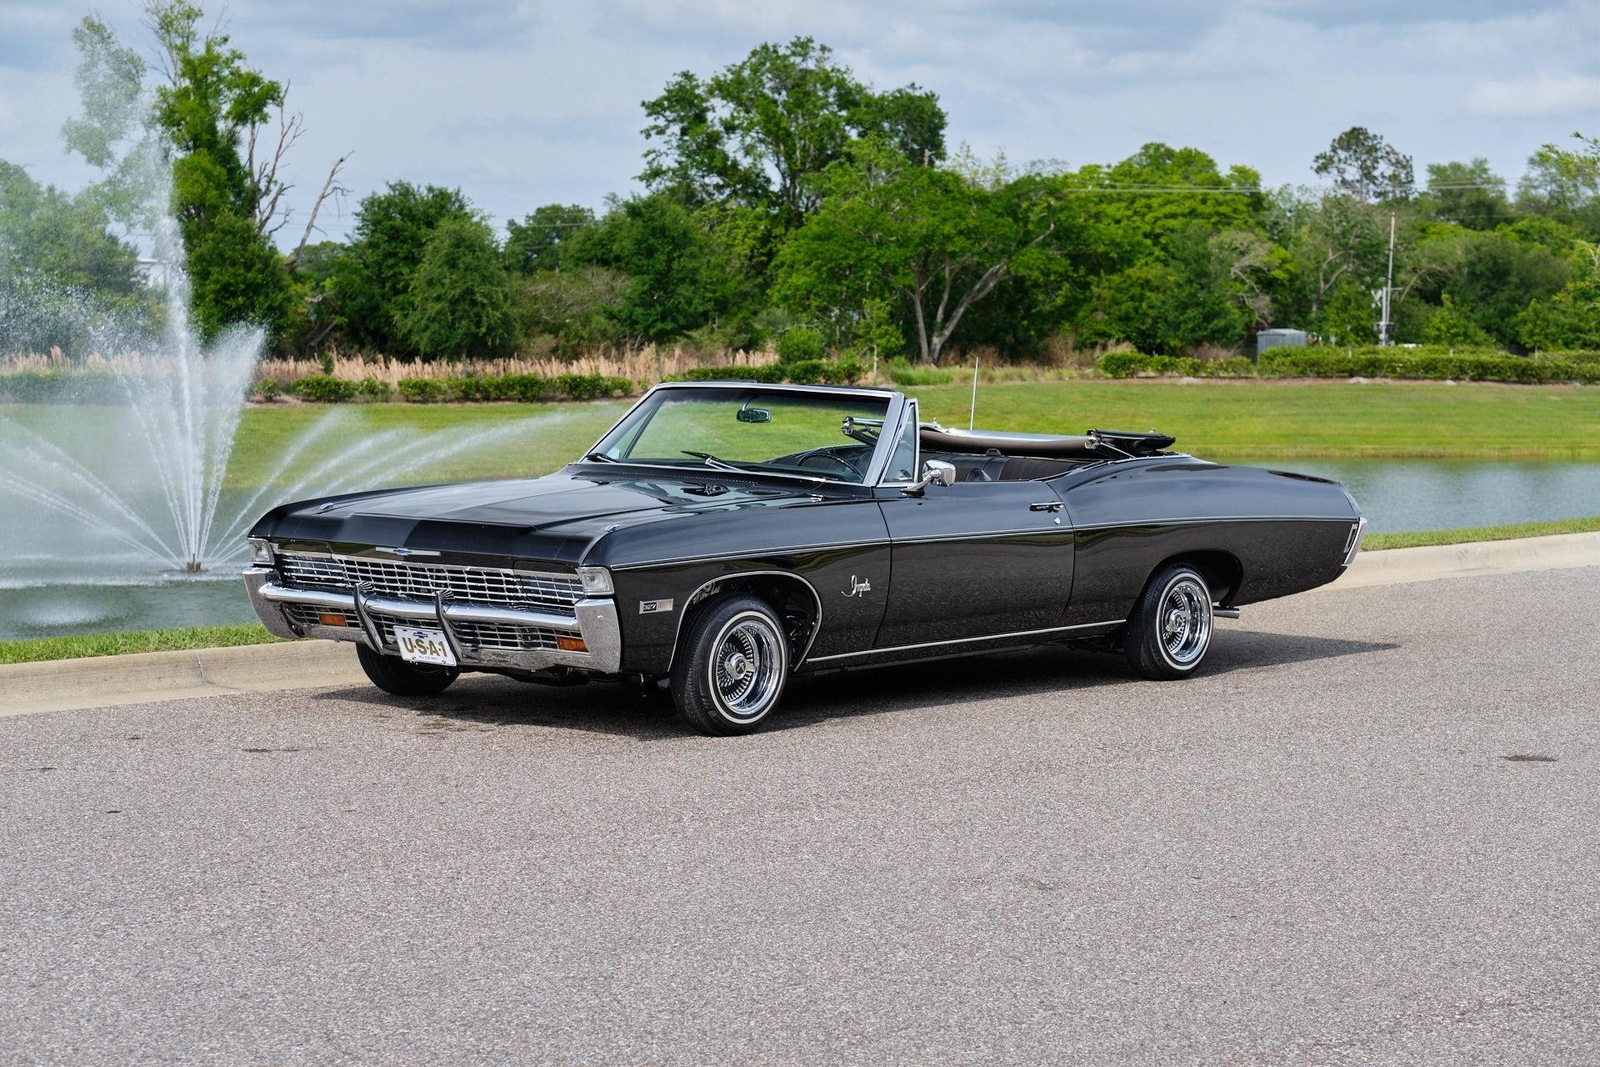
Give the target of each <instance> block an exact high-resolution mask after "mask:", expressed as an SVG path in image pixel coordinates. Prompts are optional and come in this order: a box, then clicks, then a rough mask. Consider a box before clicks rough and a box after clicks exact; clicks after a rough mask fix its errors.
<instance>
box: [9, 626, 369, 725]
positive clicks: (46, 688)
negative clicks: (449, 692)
mask: <svg viewBox="0 0 1600 1067" xmlns="http://www.w3.org/2000/svg"><path fill="white" fill-rule="evenodd" d="M366 680H367V679H366V675H364V674H362V673H361V668H360V667H359V666H358V665H357V664H356V654H355V648H354V646H352V645H348V644H345V643H343V642H338V643H335V642H332V641H298V642H292V643H290V642H286V643H283V644H275V645H242V646H239V647H237V648H203V649H196V650H193V651H187V652H139V653H135V654H133V655H128V656H95V657H91V658H88V659H62V660H49V661H46V662H43V663H12V664H7V665H5V666H0V718H5V717H6V716H9V715H31V714H34V713H35V712H41V711H71V710H75V709H78V708H98V707H106V706H108V705H113V704H145V703H149V702H151V701H155V700H182V699H184V698H185V697H200V696H216V695H217V694H218V693H246V692H260V691H263V690H279V689H305V688H310V687H313V686H329V685H349V684H351V683H362V684H365V683H366Z"/></svg>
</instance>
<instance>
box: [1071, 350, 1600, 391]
mask: <svg viewBox="0 0 1600 1067" xmlns="http://www.w3.org/2000/svg"><path fill="white" fill-rule="evenodd" d="M1596 357H1597V354H1596V353H1591V352H1570V353H1567V352H1562V353H1553V354H1551V355H1539V356H1513V355H1508V354H1506V353H1504V352H1500V351H1497V350H1492V349H1491V350H1479V351H1476V352H1462V353H1452V352H1450V351H1449V350H1447V349H1446V350H1440V349H1433V350H1429V349H1416V348H1358V349H1340V348H1320V347H1319V348H1269V349H1268V350H1267V351H1266V352H1264V353H1262V356H1261V361H1260V363H1259V364H1252V363H1251V362H1250V361H1249V360H1247V359H1245V358H1244V357H1243V356H1233V357H1231V358H1229V359H1224V360H1217V361H1212V362H1207V361H1204V360H1199V359H1195V358H1193V357H1191V356H1147V355H1144V354H1142V353H1139V352H1110V353H1107V354H1106V355H1105V356H1104V357H1103V358H1102V359H1101V360H1100V373H1101V374H1104V375H1105V376H1106V377H1108V378H1139V377H1162V376H1189V377H1196V378H1402V379H1413V380H1425V381H1446V380H1450V381H1461V382H1514V383H1522V384H1529V385H1537V384H1548V383H1556V382H1584V383H1597V382H1600V358H1596Z"/></svg>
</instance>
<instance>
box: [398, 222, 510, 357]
mask: <svg viewBox="0 0 1600 1067" xmlns="http://www.w3.org/2000/svg"><path fill="white" fill-rule="evenodd" d="M400 328H401V330H402V332H403V334H404V336H405V339H406V341H407V342H408V343H409V344H410V346H411V347H412V348H413V349H414V350H416V351H418V352H420V353H422V354H423V355H424V356H441V357H444V358H446V359H461V358H465V357H469V356H479V357H481V356H493V355H499V354H500V353H501V352H503V351H504V350H505V348H506V347H507V345H508V344H509V343H510V341H511V331H512V317H511V294H510V290H509V289H508V288H507V284H506V275H505V270H504V268H502V267H501V265H500V250H499V249H498V248H497V247H496V246H495V242H494V234H493V233H492V232H491V231H490V229H489V227H488V225H487V224H486V223H484V222H482V221H480V220H478V219H474V218H462V217H460V216H455V217H451V218H446V219H444V220H442V221H441V222H440V223H439V225H438V226H436V227H434V229H433V232H432V233H431V234H429V235H428V242H427V244H426V245H425V246H424V248H423V251H422V259H421V262H419V263H418V264H417V269H416V270H415V271H413V272H412V274H411V277H410V280H409V283H408V285H407V289H406V300H405V303H404V305H403V310H402V311H401V314H400Z"/></svg>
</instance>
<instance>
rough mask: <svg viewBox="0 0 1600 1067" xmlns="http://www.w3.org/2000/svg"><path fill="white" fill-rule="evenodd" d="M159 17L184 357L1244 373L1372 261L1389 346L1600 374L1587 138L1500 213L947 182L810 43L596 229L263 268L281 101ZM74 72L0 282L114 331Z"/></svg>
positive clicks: (1380, 145) (1233, 191)
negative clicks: (1238, 355)
mask: <svg viewBox="0 0 1600 1067" xmlns="http://www.w3.org/2000/svg"><path fill="white" fill-rule="evenodd" d="M151 15H152V17H151V25H152V26H153V28H154V29H155V31H156V34H157V38H158V43H159V45H160V49H161V54H162V55H163V57H164V61H165V71H164V73H165V81H164V83H162V84H160V85H159V86H158V87H157V89H156V91H155V108H154V111H153V123H154V128H155V130H156V131H157V132H158V133H159V134H160V137H161V143H162V145H163V146H164V149H165V151H166V152H167V153H168V155H169V156H170V158H171V159H172V160H173V173H174V178H175V188H174V195H173V199H174V206H175V209H176V212H177V217H178V219H179V221H180V227H181V230H182V236H183V242H184V249H185V253H186V257H187V262H188V267H189V271H190V274H191V275H192V277H193V279H194V302H195V308H196V313H197V320H198V322H199V324H200V326H201V327H202V329H203V330H205V331H206V332H207V333H214V332H215V331H216V330H218V329H220V328H222V327H223V326H224V325H226V324H227V323H230V322H235V321H248V322H253V323H257V324H261V325H265V326H267V327H268V328H269V332H270V336H271V337H272V339H273V340H272V343H273V344H274V346H275V347H277V348H279V349H282V350H287V351H296V352H300V353H310V352H317V351H321V350H324V349H326V348H328V347H329V346H338V347H340V348H343V349H346V350H349V349H359V350H366V351H375V352H383V353H386V354H390V355H400V356H407V357H417V358H425V359H435V358H442V359H456V358H461V357H473V356H488V355H497V354H507V353H511V352H518V353H522V354H526V355H544V354H549V353H556V354H573V353H577V352H579V351H583V350H587V349H592V348H595V347H598V346H617V347H620V346H639V345H643V344H647V343H657V344H663V343H683V344H688V345H692V346H696V347H699V348H701V349H703V350H706V351H712V350H717V349H724V348H738V347H753V346H760V345H765V344H771V343H776V342H778V341H779V340H780V339H783V338H789V345H790V347H792V348H795V349H797V350H798V349H802V348H804V349H814V348H819V347H820V348H826V349H828V350H831V351H834V352H839V353H849V354H854V355H857V356H862V357H866V356H884V357H891V356H902V355H903V356H907V357H909V358H912V359H919V360H922V361H926V362H938V361H939V360H940V359H941V358H942V357H944V356H945V355H946V354H948V353H950V352H951V351H953V350H969V349H972V348H976V347H980V346H981V347H988V348H992V349H995V350H997V351H998V352H1000V353H1001V354H1003V355H1005V356H1008V357H1019V358H1027V357H1032V356H1036V355H1038V354H1039V353H1041V352H1044V351H1046V350H1047V349H1049V347H1050V346H1051V345H1052V344H1060V343H1063V342H1065V343H1069V344H1072V345H1077V346H1087V345H1102V344H1113V343H1129V344H1132V345H1133V346H1135V347H1136V348H1138V349H1139V350H1140V351H1144V352H1148V353H1152V354H1158V355H1178V354H1185V353H1193V352H1196V351H1206V350H1238V349H1240V348H1242V347H1244V346H1245V345H1247V344H1248V343H1249V339H1250V337H1251V335H1252V333H1253V332H1254V331H1255V330H1257V329H1260V328H1265V327H1269V326H1291V327H1297V328H1302V329H1306V330H1309V331H1311V332H1313V333H1314V334H1316V335H1318V336H1320V337H1321V338H1323V339H1325V340H1329V341H1337V342H1339V343H1341V344H1354V345H1362V344H1370V343H1371V342H1372V341H1373V340H1375V339H1376V335H1375V333H1374V329H1375V326H1376V324H1377V322H1378V318H1379V314H1378V311H1377V306H1376V298H1377V296H1378V295H1380V294H1381V292H1382V289H1383V288H1384V286H1385V282H1386V277H1387V271H1388V267H1389V246H1390V240H1391V232H1392V234H1393V243H1394V279H1393V290H1392V294H1391V295H1392V304H1393V309H1394V310H1393V319H1394V327H1393V333H1392V335H1391V336H1390V338H1389V340H1397V341H1401V342H1422V343H1433V344H1445V345H1496V346H1500V347H1502V348H1506V349H1508V350H1510V351H1513V352H1520V351H1524V350H1531V349H1536V348H1542V349H1552V348H1573V347H1587V348H1594V347H1600V141H1596V140H1595V139H1592V138H1585V137H1578V138H1577V139H1576V140H1574V141H1572V142H1569V143H1568V144H1567V145H1565V146H1560V145H1545V146H1543V147H1541V148H1539V149H1538V150H1537V151H1536V152H1535V153H1534V155H1533V156H1532V158H1531V159H1530V160H1529V164H1528V169H1527V172H1526V174H1524V175H1523V176H1522V178H1521V179H1520V181H1519V182H1518V183H1517V185H1516V186H1515V188H1513V187H1511V186H1510V185H1509V184H1508V182H1507V181H1506V180H1505V179H1504V178H1503V177H1501V176H1499V175H1496V174H1495V173H1493V172H1492V171H1491V169H1490V168H1489V166H1488V164H1487V162H1486V161H1484V160H1482V159H1473V160H1468V161H1464V162H1447V163H1440V164H1429V165H1427V166H1426V168H1425V172H1424V176H1423V178H1422V180H1421V181H1420V182H1419V181H1418V180H1417V176H1416V174H1415V173H1414V169H1413V163H1412V160H1411V158H1410V157H1408V156H1407V155H1405V154H1404V153H1403V152H1402V151H1401V150H1400V149H1399V148H1398V147H1396V146H1394V145H1391V144H1389V143H1388V142H1387V141H1386V140H1385V139H1384V138H1383V137H1382V136H1380V135H1379V134H1376V133H1374V132H1372V131H1369V130H1366V129H1363V128H1360V127H1355V128H1352V129H1350V130H1347V131H1345V132H1343V133H1341V134H1339V135H1338V136H1337V137H1335V138H1334V139H1333V141H1332V142H1331V143H1330V145H1329V147H1328V150H1327V151H1325V152H1323V153H1320V154H1318V155H1317V156H1316V157H1315V159H1314V160H1312V161H1310V163H1311V167H1312V171H1313V173H1314V174H1315V175H1316V176H1317V179H1318V182H1319V184H1317V185H1314V186H1307V187H1300V188H1288V187H1286V188H1280V189H1268V188H1263V187H1262V185H1261V181H1260V177H1259V175H1258V174H1257V173H1256V172H1255V171H1254V170H1252V169H1250V168H1248V167H1244V166H1234V167H1231V168H1229V169H1227V170H1224V169H1222V168H1221V167H1220V166H1219V165H1218V164H1217V162H1216V161H1215V160H1213V159H1212V158H1211V157H1210V156H1208V155H1206V154H1205V153H1204V152H1202V151H1199V150H1198V149H1195V148H1188V147H1171V146H1168V145H1164V144H1150V145H1146V146H1144V147H1143V148H1142V149H1140V151H1139V152H1137V153H1136V154H1134V155H1133V156H1131V157H1130V158H1128V159H1125V160H1122V161H1120V162H1116V163H1110V164H1087V165H1083V166H1079V167H1076V168H1068V167H1038V166H1035V167H1027V168H1020V169H1019V168H1015V167H1012V166H1011V165H1009V164H1008V163H1007V162H1006V161H1005V160H1004V159H1003V158H1002V159H997V160H994V161H988V162H986V161H983V160H979V159H976V158H975V157H974V156H973V155H972V154H971V153H970V151H967V150H966V149H965V148H964V147H963V148H959V149H957V150H955V151H954V152H952V151H951V150H950V149H949V147H948V145H947V131H946V119H945V115H944V112H943V111H942V109H941V108H940V107H939V103H938V98H937V96H936V95H935V94H934V93H932V92H930V91H927V90H925V89H923V88H921V87H919V86H916V85H908V86H904V87H902V88H898V89H892V90H888V91H879V90H876V89H874V88H873V87H872V86H869V85H867V84H865V83H863V82H862V81H860V80H859V79H857V78H856V77H855V76H854V75H853V74H852V73H851V71H850V70H849V69H848V68H846V67H845V66H843V65H842V64H841V63H839V62H838V60H837V59H836V58H835V57H834V55H833V54H832V52H831V51H830V50H829V49H828V48H827V47H826V46H824V45H821V44H819V43H817V42H815V41H813V40H811V39H809V38H797V39H795V40H793V41H791V42H789V43H788V44H784V45H775V44H764V45H761V46H760V47H758V48H756V49H755V50H754V51H752V52H751V53H750V54H749V55H748V56H747V57H745V58H744V59H743V60H741V61H739V62H736V63H734V64H732V65H730V66H728V67H726V68H724V69H722V70H720V71H717V72H715V73H713V74H711V75H710V76H709V77H702V76H700V75H697V74H694V73H691V72H684V73H682V74H680V75H678V76H677V77H676V78H674V79H672V80H671V81H670V82H669V83H668V84H667V85H666V86H665V88H664V90H663V92H662V94H661V95H660V96H658V97H656V98H654V99H651V100H647V101H645V102H644V104H643V109H644V113H645V117H646V120H647V124H646V125H645V127H644V129H643V134H644V137H645V145H646V147H645V151H644V170H643V172H642V173H641V174H640V175H639V179H640V180H641V182H642V183H643V185H644V191H643V192H640V193H638V194H636V195H632V196H628V197H625V198H623V197H611V198H608V199H607V201H606V204H605V207H604V210H602V211H600V212H595V211H592V210H590V209H589V208H586V207H583V206H580V205H561V204H548V205H544V206H539V207H535V208H533V210H531V211H529V212H528V213H527V214H526V215H525V216H523V217H522V218H520V219H514V220H511V221H509V222H507V223H506V224H505V225H504V228H503V231H501V232H496V230H495V229H494V228H493V227H492V226H491V224H490V220H489V219H488V218H487V217H486V216H485V215H484V214H483V213H482V212H481V211H479V210H477V209H476V208H475V207H474V206H473V204H472V203H471V201H470V200H469V199H468V198H467V197H466V196H465V195H463V193H462V192H461V191H460V190H454V189H443V188H438V187H434V186H418V185H414V184H412V183H409V182H406V181H404V180H397V181H394V182H391V183H390V184H389V185H388V186H387V187H386V188H385V189H383V190H382V191H379V192H375V193H372V194H370V195H368V196H366V197H364V198H363V199H362V200H361V201H360V203H359V206H358V207H357V209H356V213H355V219H356V222H355V226H354V229H353V231H352V233H351V234H350V237H349V239H348V240H346V241H343V242H323V243H321V244H308V243H307V238H309V235H310V233H311V226H310V225H307V227H306V229H305V235H306V236H305V238H303V239H302V240H301V242H300V245H299V246H298V247H297V248H296V249H295V251H294V252H293V253H292V254H288V255H285V254H283V253H282V252H280V251H279V250H278V248H277V246H276V245H275V244H274V242H273V240H272V238H273V235H274V234H275V233H276V232H277V231H278V229H279V228H281V227H282V226H283V225H284V223H286V222H287V221H288V220H287V218H286V216H285V215H284V213H283V212H282V211H281V210H280V204H281V201H282V193H283V189H284V187H283V186H282V183H280V182H279V181H278V179H277V177H276V172H277V164H278V162H279V160H280V159H281V157H282V154H283V152H284V151H285V150H286V149H287V147H288V145H292V138H291V139H289V141H288V144H285V143H283V141H282V139H280V141H279V143H278V146H277V149H276V150H275V152H272V153H263V152H261V151H260V150H259V149H258V144H259V139H258V135H259V134H260V133H261V131H262V130H263V129H265V128H266V125H267V119H268V118H269V116H270V115H272V114H274V113H276V114H278V115H279V117H280V119H281V117H282V113H283V111H282V109H283V106H284V90H283V88H282V87H281V86H280V85H279V84H278V83H276V82H273V81H271V80H269V79H266V78H265V77H263V76H262V75H260V74H259V73H256V72H255V71H253V70H252V69H251V68H250V67H249V66H248V64H247V63H246V62H245V60H244V57H243V56H242V55H241V54H240V53H239V52H238V51H236V50H234V49H232V48H231V47H230V46H229V43H228V41H227V38H226V37H221V36H217V35H211V36H206V35H202V34H200V33H199V32H198V31H197V30H196V27H197V25H198V19H199V10H198V8H194V7H192V6H190V5H188V4H185V3H178V2H169V3H166V4H164V5H161V6H157V7H155V8H152V12H151ZM78 43H79V47H80V51H81V52H82V53H83V56H84V66H83V69H82V70H80V78H79V81H80V89H81V90H82V92H83V95H84V101H85V104H84V111H85V115H84V117H83V118H82V119H80V120H75V122H74V124H69V128H68V130H67V131H66V132H67V136H68V140H69V144H71V145H72V146H73V147H74V148H75V149H76V150H78V151H80V152H83V154H84V155H85V158H87V159H89V160H90V162H91V163H95V164H96V165H99V166H102V167H105V168H107V171H108V176H107V179H106V181H105V182H104V183H102V185H103V186H104V188H102V189H100V190H98V191H91V192H89V193H86V194H84V195H82V196H79V197H72V196H68V195H67V194H64V193H61V192H60V191H58V190H54V189H49V188H40V187H39V186H38V185H37V184H35V183H33V182H32V181H31V180H30V179H29V178H28V177H27V175H26V174H24V173H23V172H21V171H20V170H19V169H18V168H15V167H9V166H8V165H5V164H0V269H4V270H10V271H12V273H13V274H15V273H17V269H18V267H17V265H18V264H20V263H22V262H23V261H26V264H27V269H28V271H29V272H30V273H29V277H30V278H31V279H34V280H35V281H37V283H38V284H40V285H42V284H44V283H46V282H50V283H53V284H54V285H55V286H56V287H57V288H58V289H70V288H78V287H92V288H94V289H96V290H100V291H104V292H106V293H109V294H111V295H112V297H113V298H114V299H116V300H121V301H123V302H125V303H128V304H130V305H136V304H138V303H139V301H140V299H141V297H140V293H139V286H138V284H137V274H136V272H135V270H134V267H133V263H132V252H131V247H130V246H129V245H128V243H127V242H126V241H125V240H121V239H119V238H118V237H117V236H116V233H117V229H116V223H117V222H118V221H119V219H122V220H125V219H126V212H122V213H121V214H119V208H118V200H117V197H116V196H115V195H113V193H112V192H111V191H114V190H115V189H117V188H118V187H119V182H118V181H117V172H118V171H117V169H118V167H119V166H122V163H121V162H120V161H119V160H118V158H117V156H116V153H115V152H114V151H112V149H111V145H112V144H113V143H115V142H117V141H118V140H119V138H120V139H122V140H126V139H127V137H128V135H129V131H130V130H131V129H132V126H133V124H134V123H135V122H136V116H134V115H133V113H132V112H131V111H128V110H127V109H126V108H124V109H122V110H118V108H117V107H115V106H113V104H112V102H114V101H117V100H120V99H124V98H125V97H126V95H127V94H126V92H124V93H123V94H122V96H120V97H119V96H118V94H117V92H116V91H115V90H116V88H117V87H118V86H119V85H120V86H122V87H123V88H124V89H126V87H127V85H128V84H129V83H130V82H132V83H137V82H139V81H140V79H142V78H143V77H144V73H145V72H144V70H143V67H142V65H141V64H139V62H138V60H137V58H136V57H135V56H133V55H132V53H131V52H128V51H127V50H125V49H122V47H121V46H120V45H119V44H118V43H117V42H116V41H115V40H114V39H112V38H111V37H110V35H109V33H108V32H107V31H106V30H105V29H104V27H103V26H102V25H101V24H99V23H98V22H97V21H95V20H93V19H86V20H85V22H84V24H83V27H82V28H81V29H80V31H79V41H78ZM291 121H294V120H291ZM264 155H265V156H266V157H267V158H265V159H264V158H263V156H264ZM337 167H338V164H337V163H335V165H334V168H333V170H332V171H331V172H330V174H329V179H328V182H327V183H326V184H325V185H324V187H323V193H324V195H327V194H328V193H329V192H330V191H336V189H337V186H336V182H335V176H336V174H337ZM121 184H122V185H124V186H125V184H126V183H125V182H123V183H121ZM108 190H111V191H108ZM319 203H320V200H319ZM41 234H42V235H43V236H41ZM8 250H9V251H8ZM8 257H9V258H8ZM7 264H10V266H7ZM30 329H33V330H34V333H35V334H37V333H38V331H39V329H41V327H40V326H39V325H38V324H34V325H33V326H31V327H30ZM18 343H19V340H18V338H17V337H15V336H13V337H11V338H9V339H7V340H6V341H5V344H6V345H7V346H14V345H17V344H18ZM26 343H30V344H37V337H30V338H28V339H27V340H26Z"/></svg>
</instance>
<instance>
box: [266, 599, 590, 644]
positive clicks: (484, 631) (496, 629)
mask: <svg viewBox="0 0 1600 1067" xmlns="http://www.w3.org/2000/svg"><path fill="white" fill-rule="evenodd" d="M284 610H285V611H287V612H288V614H289V621H291V622H293V623H294V624H295V625H296V626H302V627H304V626H320V625H321V621H320V620H319V618H318V616H319V615H320V614H321V613H322V610H323V609H321V608H315V607H312V606H311V605H310V604H285V605H284ZM346 618H348V619H349V620H350V625H351V627H352V628H354V626H355V621H356V619H355V616H354V615H348V614H347V615H346ZM372 621H373V622H374V623H376V624H377V626H378V630H379V631H380V632H381V633H382V634H383V641H384V644H387V645H393V644H395V643H396V642H395V639H394V628H395V624H396V623H399V624H400V625H401V626H422V627H428V628H431V627H434V626H437V625H438V624H437V623H434V622H429V621H426V620H422V619H397V618H395V617H394V616H392V615H384V614H382V613H380V612H374V613H373V615H372ZM454 629H455V632H456V639H457V640H459V641H460V642H461V643H462V644H463V645H465V646H466V647H467V648H469V649H493V650H495V651H499V652H553V651H555V650H556V647H557V646H556V638H557V637H558V636H561V634H560V633H558V632H557V631H555V630H551V629H548V628H546V627H543V626H505V625H501V624H499V623H486V622H458V623H455V624H454ZM566 636H571V635H570V634H567V635H566Z"/></svg>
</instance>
